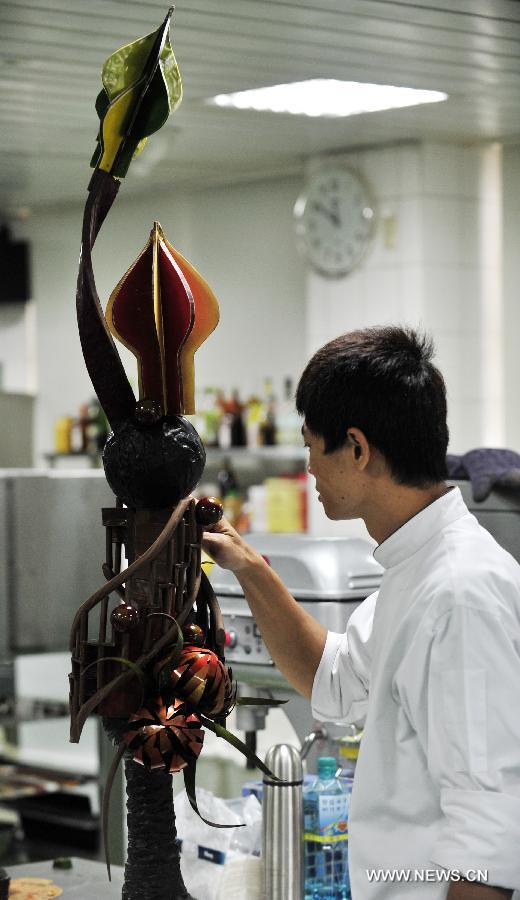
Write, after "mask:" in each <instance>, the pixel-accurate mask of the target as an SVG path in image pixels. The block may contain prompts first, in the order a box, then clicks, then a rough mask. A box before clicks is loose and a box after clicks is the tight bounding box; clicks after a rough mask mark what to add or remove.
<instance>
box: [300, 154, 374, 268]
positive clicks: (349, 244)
mask: <svg viewBox="0 0 520 900" xmlns="http://www.w3.org/2000/svg"><path fill="white" fill-rule="evenodd" d="M294 218H295V225H296V235H297V243H298V248H299V250H300V252H301V254H302V255H303V256H304V258H305V259H307V260H308V262H309V263H310V265H311V266H312V268H313V269H315V271H317V272H319V273H320V274H321V275H325V276H326V277H327V278H341V277H343V276H345V275H348V273H349V272H351V271H352V270H353V269H354V268H355V267H356V266H357V265H358V264H359V263H360V262H361V260H362V259H363V257H364V255H365V253H366V251H367V249H368V247H369V245H370V242H371V239H372V236H373V233H374V226H375V209H374V203H373V200H372V198H371V195H370V190H369V188H368V186H367V185H366V183H365V181H364V180H363V178H362V177H361V176H360V175H359V174H358V173H357V172H355V171H354V170H353V169H350V168H348V167H347V166H342V165H340V164H338V163H335V164H329V165H327V166H324V167H323V168H321V169H318V170H317V171H316V172H314V173H313V174H312V175H311V177H310V180H309V183H308V186H307V188H306V189H305V191H304V192H303V194H301V196H300V197H299V198H298V200H297V201H296V204H295V207H294Z"/></svg>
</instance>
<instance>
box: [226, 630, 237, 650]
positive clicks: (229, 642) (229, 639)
mask: <svg viewBox="0 0 520 900" xmlns="http://www.w3.org/2000/svg"><path fill="white" fill-rule="evenodd" d="M236 645H237V633H236V631H233V630H232V629H231V630H230V631H226V647H229V648H230V650H232V649H233V647H236Z"/></svg>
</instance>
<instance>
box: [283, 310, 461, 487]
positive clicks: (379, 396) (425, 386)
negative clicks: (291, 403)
mask: <svg viewBox="0 0 520 900" xmlns="http://www.w3.org/2000/svg"><path fill="white" fill-rule="evenodd" d="M433 352H434V348H433V342H432V340H431V338H429V337H427V336H426V335H423V334H418V333H417V332H415V331H413V330H412V329H411V328H401V327H398V326H383V327H379V328H366V329H363V330H361V331H351V332H349V333H348V334H343V335H341V337H338V338H336V339H335V340H333V341H330V342H329V343H328V344H325V346H324V347H322V348H321V349H320V350H318V351H317V352H316V353H315V354H314V356H313V357H312V359H311V360H310V362H309V363H308V364H307V367H306V368H305V371H304V372H303V375H302V376H301V378H300V382H299V384H298V388H297V391H296V409H297V410H298V412H299V413H300V415H303V416H304V417H305V424H306V425H307V428H309V429H310V431H311V432H312V433H313V434H315V435H317V436H318V437H321V438H323V440H324V445H325V453H332V452H333V451H334V450H338V449H339V448H340V447H343V446H344V445H345V444H346V443H347V432H348V429H349V428H359V429H360V430H361V431H362V432H363V433H364V435H365V437H366V439H367V440H368V442H369V444H372V446H374V447H376V448H377V450H379V451H380V452H381V453H382V454H383V456H384V458H385V461H386V463H387V465H388V467H389V470H390V473H391V475H392V477H393V478H394V479H395V480H396V481H397V482H399V483H400V484H406V485H410V486H412V487H424V486H425V485H427V484H431V483H434V482H438V481H442V479H443V478H445V477H446V450H447V447H448V426H447V424H446V386H445V384H444V379H443V377H442V375H441V373H440V372H439V370H438V369H437V368H436V367H435V366H434V365H433V364H432V362H431V359H432V356H433Z"/></svg>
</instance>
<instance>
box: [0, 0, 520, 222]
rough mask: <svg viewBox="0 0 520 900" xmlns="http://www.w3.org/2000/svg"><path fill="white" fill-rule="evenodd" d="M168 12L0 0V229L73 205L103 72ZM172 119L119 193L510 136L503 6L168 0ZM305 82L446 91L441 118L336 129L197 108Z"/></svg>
mask: <svg viewBox="0 0 520 900" xmlns="http://www.w3.org/2000/svg"><path fill="white" fill-rule="evenodd" d="M167 7H168V0H165V2H156V0H3V2H2V0H0V214H1V213H2V212H3V213H4V215H5V214H6V213H7V214H9V213H11V212H14V211H15V210H17V209H18V208H20V207H24V206H31V207H34V206H37V205H41V204H48V203H59V202H66V201H70V200H74V199H78V198H80V197H81V198H83V196H84V189H85V185H86V183H87V181H88V177H89V168H88V166H89V160H90V156H91V153H92V150H93V148H94V144H95V136H96V131H97V116H96V113H95V111H94V100H95V97H96V95H97V93H98V91H99V88H100V80H99V78H100V69H101V65H102V63H103V61H104V59H105V58H106V57H107V56H108V55H109V54H110V53H111V52H113V51H114V50H115V49H117V47H119V46H121V45H123V44H125V43H127V42H128V41H130V40H133V39H135V38H137V37H139V36H141V35H143V34H147V33H149V32H150V31H153V30H154V28H155V27H158V25H159V24H160V22H161V21H162V18H163V16H164V14H165V12H166V9H167ZM172 39H173V46H174V49H175V53H176V56H177V61H178V63H179V66H180V69H181V74H182V77H183V81H184V100H183V103H182V106H181V108H180V109H179V110H178V111H177V112H176V113H175V115H174V116H173V117H172V118H171V119H170V120H169V122H168V123H167V125H166V126H165V127H164V128H163V130H162V131H161V132H159V133H158V134H157V135H155V136H153V137H152V138H151V139H150V141H149V144H148V146H147V147H146V148H145V150H144V152H143V154H142V156H141V158H140V159H139V160H136V161H135V162H134V163H133V164H132V167H131V169H130V173H129V176H128V177H127V179H126V181H127V184H126V185H125V192H128V193H130V192H139V191H143V190H149V189H152V188H159V187H163V186H166V185H171V184H172V183H173V184H181V183H183V184H189V185H194V184H201V185H209V184H221V183H225V182H229V181H234V180H246V179H252V178H257V177H261V176H263V175H268V174H273V173H276V172H278V173H283V172H290V171H298V170H299V169H301V166H302V163H303V160H304V159H305V158H306V157H308V156H310V155H313V154H325V153H333V152H338V151H340V150H342V149H346V148H349V147H354V146H363V145H367V144H373V143H382V142H385V143H386V142H391V141H400V140H413V139H421V138H435V139H440V140H449V141H452V140H464V141H475V140H477V141H478V140H493V139H497V138H498V139H502V140H515V139H517V138H518V137H519V136H520V102H519V100H520V2H519V0H292V2H291V0H287V2H286V0H178V2H177V9H176V12H175V14H174V21H173V27H172ZM313 77H334V78H341V79H346V80H357V81H368V82H378V83H384V84H394V85H405V86H407V87H416V88H431V89H436V90H441V91H446V92H448V93H449V95H450V99H449V100H448V101H447V102H446V103H439V104H432V105H427V106H423V107H419V108H409V109H404V110H400V111H399V110H397V111H388V112H383V113H371V114H367V115H361V116H353V117H350V118H347V119H335V120H325V119H320V120H317V119H310V118H300V117H297V116H285V115H277V114H270V113H259V112H238V111H232V110H227V109H218V108H210V107H207V106H206V105H205V103H204V99H205V98H207V97H210V96H212V95H214V94H216V93H225V92H229V91H236V90H239V89H243V88H246V87H258V86H263V85H270V84H276V83H279V82H287V81H293V80H301V79H305V78H313Z"/></svg>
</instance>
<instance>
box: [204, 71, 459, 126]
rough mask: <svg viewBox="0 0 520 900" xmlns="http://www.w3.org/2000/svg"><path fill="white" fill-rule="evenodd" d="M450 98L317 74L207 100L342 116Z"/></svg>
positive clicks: (236, 106)
mask: <svg viewBox="0 0 520 900" xmlns="http://www.w3.org/2000/svg"><path fill="white" fill-rule="evenodd" d="M447 99H448V94H445V93H443V92H442V91H425V90H417V89H416V88H408V87H394V86H392V85H389V84H366V83H363V82H358V81H338V80H336V79H334V78H313V79H311V80H308V81H295V82H292V83H291V84H275V85H273V86H272V87H263V88H255V89H252V90H248V91H238V92H237V93H234V94H218V95H217V96H216V97H212V98H210V99H209V100H207V101H206V102H207V103H209V104H211V105H213V106H220V107H228V108H231V109H246V110H256V111H258V112H274V113H286V114H290V115H294V116H312V117H318V116H325V117H327V118H341V117H343V116H356V115H360V114H361V113H371V112H381V111H382V110H385V109H399V108H401V107H405V106H418V105H419V104H422V103H439V102H440V101H442V100H447Z"/></svg>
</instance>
